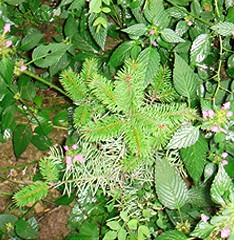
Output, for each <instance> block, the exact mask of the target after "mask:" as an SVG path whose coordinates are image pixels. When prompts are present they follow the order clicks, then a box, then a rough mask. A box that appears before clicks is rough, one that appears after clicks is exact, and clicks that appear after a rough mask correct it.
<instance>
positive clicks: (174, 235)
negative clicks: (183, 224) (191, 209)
mask: <svg viewBox="0 0 234 240" xmlns="http://www.w3.org/2000/svg"><path fill="white" fill-rule="evenodd" d="M172 239H173V240H187V239H188V238H187V237H186V236H185V235H184V234H183V233H182V232H179V231H176V230H171V231H167V232H164V233H162V234H161V235H160V236H159V237H157V240H172Z"/></svg>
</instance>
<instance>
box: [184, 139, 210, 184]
mask: <svg viewBox="0 0 234 240" xmlns="http://www.w3.org/2000/svg"><path fill="white" fill-rule="evenodd" d="M207 151H208V143H207V141H206V139H205V138H204V137H203V136H200V137H199V139H198V140H197V142H196V143H194V144H193V145H192V146H190V147H186V148H182V149H180V154H181V157H182V160H183V162H184V164H185V167H186V169H187V171H188V173H189V175H190V176H191V177H192V179H193V180H194V182H196V183H197V182H198V181H199V179H200V177H201V175H202V173H203V170H204V166H205V161H206V152H207Z"/></svg>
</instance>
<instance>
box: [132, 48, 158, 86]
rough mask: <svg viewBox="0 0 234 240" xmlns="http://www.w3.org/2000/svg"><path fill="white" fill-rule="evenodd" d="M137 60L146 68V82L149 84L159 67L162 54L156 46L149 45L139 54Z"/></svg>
mask: <svg viewBox="0 0 234 240" xmlns="http://www.w3.org/2000/svg"><path fill="white" fill-rule="evenodd" d="M137 61H138V62H139V63H140V64H142V66H143V69H145V84H146V85H148V84H149V83H150V82H152V79H153V77H154V76H155V75H156V73H157V71H158V69H159V66H160V55H159V53H158V51H157V50H156V49H155V48H153V47H148V48H146V49H144V50H143V51H142V52H141V53H140V54H139V55H138V58H137Z"/></svg>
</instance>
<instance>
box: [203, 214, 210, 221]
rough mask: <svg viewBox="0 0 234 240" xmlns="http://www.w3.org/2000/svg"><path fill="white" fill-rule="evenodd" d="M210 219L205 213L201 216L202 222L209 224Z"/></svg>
mask: <svg viewBox="0 0 234 240" xmlns="http://www.w3.org/2000/svg"><path fill="white" fill-rule="evenodd" d="M209 219H210V218H209V217H208V216H206V215H205V214H204V213H202V214H201V220H202V222H207V221H208V220H209Z"/></svg>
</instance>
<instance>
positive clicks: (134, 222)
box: [127, 219, 138, 230]
mask: <svg viewBox="0 0 234 240" xmlns="http://www.w3.org/2000/svg"><path fill="white" fill-rule="evenodd" d="M127 225H128V227H129V228H130V229H133V230H136V229H137V225H138V220H136V219H131V220H130V221H129V222H128V223H127Z"/></svg>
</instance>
